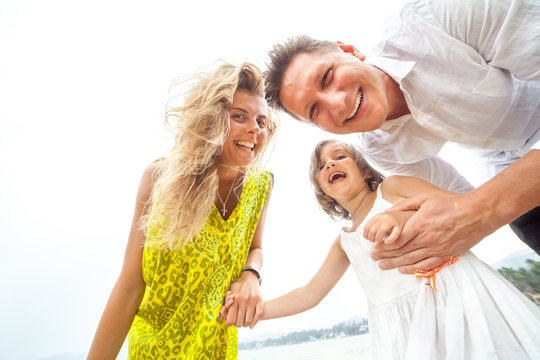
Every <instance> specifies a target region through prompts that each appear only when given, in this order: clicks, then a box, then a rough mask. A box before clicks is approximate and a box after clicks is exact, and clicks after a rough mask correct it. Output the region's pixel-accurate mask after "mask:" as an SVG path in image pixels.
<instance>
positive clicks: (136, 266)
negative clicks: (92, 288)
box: [87, 164, 158, 360]
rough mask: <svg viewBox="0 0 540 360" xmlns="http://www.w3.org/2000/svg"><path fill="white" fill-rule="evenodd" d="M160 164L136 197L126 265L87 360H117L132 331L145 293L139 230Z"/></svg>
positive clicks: (151, 170)
mask: <svg viewBox="0 0 540 360" xmlns="http://www.w3.org/2000/svg"><path fill="white" fill-rule="evenodd" d="M157 166H158V165H157V164H152V165H150V166H149V167H148V168H147V169H146V170H145V172H144V175H143V177H142V179H141V183H140V186H139V191H138V194H137V203H136V206H135V214H134V216H133V222H132V225H131V232H130V235H129V239H128V244H127V248H126V253H125V256H124V265H123V267H122V270H121V272H120V276H119V277H118V280H117V281H116V284H115V286H114V288H113V290H112V293H111V296H110V298H109V301H108V302H107V306H106V307H105V311H104V312H103V315H102V317H101V320H100V322H99V325H98V328H97V331H96V335H95V336H94V341H93V342H92V346H91V348H90V352H89V353H88V358H87V359H100V360H101V359H115V358H116V356H117V355H118V352H119V351H120V348H121V347H122V344H123V342H124V340H125V338H126V335H127V333H128V331H129V328H130V327H131V323H132V322H133V318H134V317H135V314H136V313H137V310H138V308H139V305H140V303H141V300H142V297H143V295H144V291H145V287H146V286H145V283H144V280H143V276H142V266H141V264H142V256H143V246H144V240H145V235H144V232H143V231H142V230H141V229H140V218H141V216H142V215H143V214H144V212H145V210H146V206H147V202H148V199H149V198H150V194H151V192H152V187H153V183H154V174H155V171H156V169H157Z"/></svg>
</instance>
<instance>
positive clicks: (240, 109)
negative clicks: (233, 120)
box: [231, 107, 248, 114]
mask: <svg viewBox="0 0 540 360" xmlns="http://www.w3.org/2000/svg"><path fill="white" fill-rule="evenodd" d="M231 110H238V111H242V112H244V113H246V114H247V113H248V112H247V111H246V110H244V109H242V108H238V107H233V108H231Z"/></svg>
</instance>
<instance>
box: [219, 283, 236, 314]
mask: <svg viewBox="0 0 540 360" xmlns="http://www.w3.org/2000/svg"><path fill="white" fill-rule="evenodd" d="M233 303H234V295H233V293H232V292H231V291H230V290H229V291H227V295H226V296H225V300H224V301H223V307H222V308H221V315H220V316H219V319H220V320H222V321H223V320H224V319H226V318H227V314H228V313H229V308H230V307H231V305H232V304H233Z"/></svg>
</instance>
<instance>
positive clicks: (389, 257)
mask: <svg viewBox="0 0 540 360" xmlns="http://www.w3.org/2000/svg"><path fill="white" fill-rule="evenodd" d="M404 210H417V211H416V213H415V214H413V215H412V216H411V218H410V219H409V220H408V221H407V222H406V223H405V225H404V227H403V230H402V231H401V235H400V236H399V237H398V238H397V240H395V241H394V242H391V241H388V242H387V241H385V242H383V243H378V244H376V245H375V246H374V251H373V252H372V255H371V257H372V259H373V260H381V259H384V260H382V261H381V262H380V263H379V266H380V268H381V269H383V270H387V269H392V268H396V267H398V268H399V271H400V272H402V273H407V274H412V273H413V272H414V270H416V269H431V268H433V267H435V266H437V265H439V264H441V263H442V262H443V261H446V260H448V259H450V257H452V256H458V255H460V254H462V253H464V252H465V251H467V250H469V249H470V248H472V247H473V246H474V245H476V244H477V243H478V242H480V240H482V239H483V238H484V237H485V236H487V235H489V234H490V233H492V232H493V231H495V230H496V227H493V226H491V224H489V222H488V220H489V219H488V217H489V214H488V211H487V210H488V209H483V208H482V206H481V204H480V205H479V204H478V202H475V201H474V199H470V197H469V196H468V194H466V195H446V194H421V195H418V196H415V197H413V198H410V199H407V200H404V201H402V202H400V203H399V204H397V205H395V206H394V207H393V208H391V209H389V210H387V212H390V213H391V212H394V211H404Z"/></svg>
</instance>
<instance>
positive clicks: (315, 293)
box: [262, 236, 350, 320]
mask: <svg viewBox="0 0 540 360" xmlns="http://www.w3.org/2000/svg"><path fill="white" fill-rule="evenodd" d="M349 264H350V263H349V258H347V255H346V254H345V252H344V251H343V248H342V247H341V236H338V238H337V239H336V240H335V241H334V243H333V244H332V247H331V248H330V251H329V252H328V256H327V257H326V260H325V261H324V263H323V264H322V266H321V267H320V269H319V271H317V273H316V274H315V276H313V278H312V279H311V280H310V281H309V283H307V284H306V285H305V286H302V287H299V288H297V289H295V290H293V291H291V292H289V293H287V294H285V295H282V296H280V297H278V298H276V299H272V300H270V301H265V302H264V313H263V316H262V320H268V319H274V318H278V317H284V316H290V315H294V314H298V313H300V312H303V311H306V310H309V309H311V308H313V307H315V306H316V305H317V304H319V302H320V301H321V300H322V299H323V298H324V297H325V296H326V295H327V294H328V293H329V292H330V290H332V288H333V287H334V285H335V284H336V283H337V282H338V281H339V279H341V277H342V276H343V274H344V273H345V271H346V270H347V268H348V267H349Z"/></svg>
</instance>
